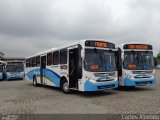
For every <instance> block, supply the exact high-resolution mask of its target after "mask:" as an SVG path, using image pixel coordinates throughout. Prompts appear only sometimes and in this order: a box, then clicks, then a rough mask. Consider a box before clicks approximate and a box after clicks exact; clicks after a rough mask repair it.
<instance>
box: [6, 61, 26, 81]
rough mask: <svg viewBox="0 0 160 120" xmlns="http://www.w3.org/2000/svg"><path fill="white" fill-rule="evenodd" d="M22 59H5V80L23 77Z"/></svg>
mask: <svg viewBox="0 0 160 120" xmlns="http://www.w3.org/2000/svg"><path fill="white" fill-rule="evenodd" d="M24 75H25V74H24V61H18V60H15V61H7V65H6V78H7V80H15V79H17V80H18V79H23V78H24Z"/></svg>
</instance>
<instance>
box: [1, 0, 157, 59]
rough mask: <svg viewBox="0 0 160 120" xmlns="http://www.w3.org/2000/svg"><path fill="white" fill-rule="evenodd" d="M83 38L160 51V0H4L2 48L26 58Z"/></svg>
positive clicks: (155, 51) (10, 53)
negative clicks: (131, 44) (137, 44)
mask: <svg viewBox="0 0 160 120" xmlns="http://www.w3.org/2000/svg"><path fill="white" fill-rule="evenodd" d="M81 39H105V40H106V41H109V42H113V43H115V44H116V45H118V44H123V43H129V42H143V43H149V44H152V45H153V48H154V55H157V53H158V52H159V51H160V0H0V52H3V53H4V54H5V57H27V56H30V55H34V54H35V53H38V52H41V51H44V50H47V49H50V48H53V47H59V46H63V45H66V44H69V43H72V42H75V41H79V40H81Z"/></svg>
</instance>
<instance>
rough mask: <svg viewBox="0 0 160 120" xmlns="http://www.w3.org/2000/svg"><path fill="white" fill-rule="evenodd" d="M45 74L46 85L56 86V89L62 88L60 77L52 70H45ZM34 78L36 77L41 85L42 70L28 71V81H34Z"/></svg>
mask: <svg viewBox="0 0 160 120" xmlns="http://www.w3.org/2000/svg"><path fill="white" fill-rule="evenodd" d="M44 72H45V74H44V76H43V77H44V78H45V82H44V84H45V85H50V86H55V87H60V78H61V77H60V76H59V75H58V74H57V73H55V72H54V71H53V70H51V69H48V68H47V69H45V70H44ZM33 76H36V79H37V83H40V84H41V80H40V68H35V69H32V70H29V71H27V70H26V79H28V80H31V81H32V80H33Z"/></svg>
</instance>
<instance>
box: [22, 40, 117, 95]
mask: <svg viewBox="0 0 160 120" xmlns="http://www.w3.org/2000/svg"><path fill="white" fill-rule="evenodd" d="M115 50H116V49H115V45H114V44H113V43H110V42H106V41H102V40H101V41H100V40H82V41H79V42H76V43H72V44H70V45H66V46H63V47H60V48H53V49H50V50H47V51H44V52H41V53H38V54H35V55H33V56H30V57H27V58H26V68H25V78H26V79H27V80H30V81H32V82H33V85H34V86H37V85H38V84H42V85H49V86H55V87H59V88H61V89H62V90H63V92H64V93H69V92H70V90H71V89H74V90H78V91H83V92H84V91H102V90H108V89H113V88H117V87H118V76H117V69H116V62H115Z"/></svg>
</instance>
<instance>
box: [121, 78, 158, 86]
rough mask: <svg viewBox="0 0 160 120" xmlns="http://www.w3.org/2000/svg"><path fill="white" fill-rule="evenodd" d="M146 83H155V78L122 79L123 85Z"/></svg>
mask: <svg viewBox="0 0 160 120" xmlns="http://www.w3.org/2000/svg"><path fill="white" fill-rule="evenodd" d="M148 84H151V85H155V84H156V78H151V79H129V78H128V77H126V78H125V79H124V86H146V85H148Z"/></svg>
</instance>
